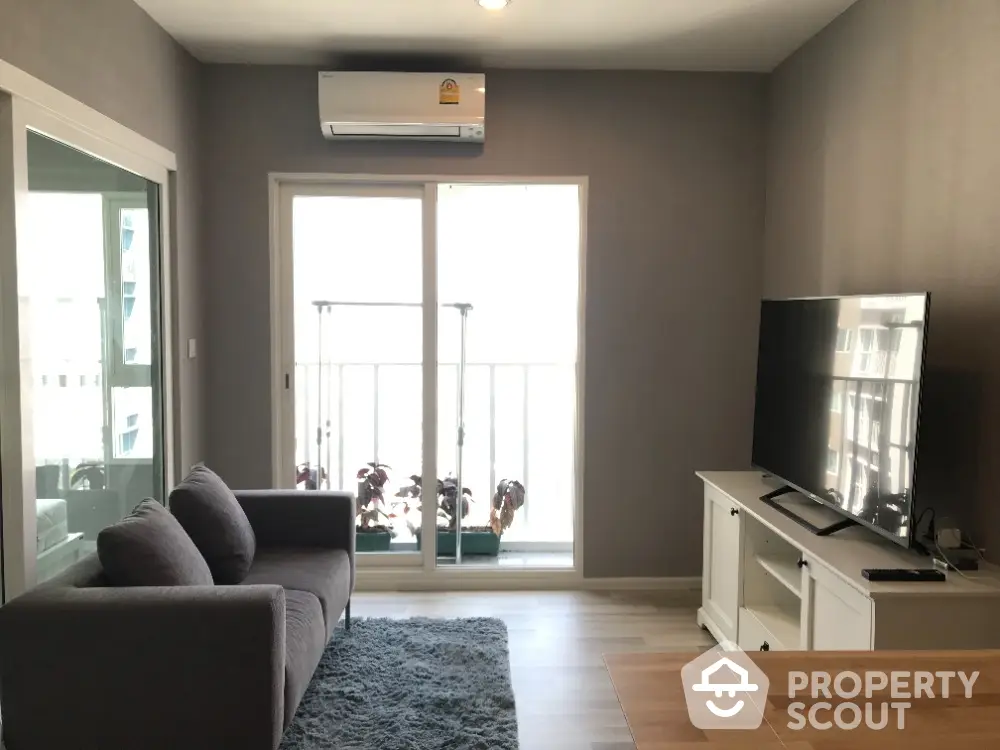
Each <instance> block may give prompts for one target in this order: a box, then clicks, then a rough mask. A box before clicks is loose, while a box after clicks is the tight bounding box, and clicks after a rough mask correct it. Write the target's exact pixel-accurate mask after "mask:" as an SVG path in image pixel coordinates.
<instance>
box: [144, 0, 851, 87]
mask: <svg viewBox="0 0 1000 750" xmlns="http://www.w3.org/2000/svg"><path fill="white" fill-rule="evenodd" d="M854 1H855V0H512V2H511V4H510V6H509V7H508V8H507V9H505V10H502V11H494V12H491V11H486V10H483V9H482V8H480V7H479V6H478V5H477V4H476V2H475V0H136V2H137V3H138V4H139V5H140V6H142V7H143V8H145V9H146V11H147V12H148V13H149V14H150V15H151V16H152V17H153V18H154V19H156V21H157V22H159V23H160V25H162V26H163V27H164V28H165V29H166V30H167V31H168V32H170V34H172V35H173V36H174V37H175V38H176V39H177V40H178V41H180V42H181V43H182V44H183V45H184V46H185V47H187V48H188V49H189V50H190V51H191V52H192V53H193V54H194V55H195V56H196V57H198V58H199V59H201V60H204V61H206V62H241V63H298V64H315V65H326V64H331V63H333V62H335V61H336V60H337V59H338V58H340V57H341V56H343V55H349V54H352V53H358V54H386V55H398V54H406V55H434V56H435V57H439V56H440V57H448V56H457V57H461V58H462V59H464V60H468V61H469V62H471V63H473V64H477V65H481V66H483V67H508V68H510V67H517V68H533V67H540V68H595V69H601V68H617V69H623V68H624V69H653V70H745V71H769V70H772V69H773V68H774V67H775V66H776V65H777V64H778V63H780V62H781V61H782V60H783V59H785V58H786V57H787V56H788V55H789V54H791V53H792V52H793V51H795V49H796V48H798V47H799V46H800V45H801V44H802V43H803V42H805V41H806V40H807V39H809V37H811V36H812V35H813V34H815V33H816V32H817V31H819V30H820V29H821V28H823V27H824V26H825V25H826V24H828V23H829V22H830V21H832V20H833V19H834V18H836V17H837V16H838V15H839V14H840V13H841V12H843V11H844V10H845V9H846V8H847V7H849V6H850V5H851V4H852V3H853V2H854Z"/></svg>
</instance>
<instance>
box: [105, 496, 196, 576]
mask: <svg viewBox="0 0 1000 750" xmlns="http://www.w3.org/2000/svg"><path fill="white" fill-rule="evenodd" d="M97 556H98V557H99V558H100V561H101V567H103V568H104V575H105V577H106V578H107V580H108V581H109V582H110V583H111V585H113V586H211V585H212V573H211V571H210V570H209V568H208V563H206V562H205V558H204V557H202V555H201V553H200V552H199V551H198V548H197V547H195V545H194V542H193V541H191V538H190V537H189V536H188V535H187V533H186V532H185V531H184V529H183V528H182V527H181V525H180V523H178V522H177V519H175V518H174V517H173V516H171V515H170V514H169V513H168V512H167V510H166V508H164V507H163V506H162V505H160V503H158V502H157V501H156V500H143V501H142V502H141V503H139V504H138V505H137V506H136V507H135V510H133V511H132V512H131V513H130V514H129V515H127V516H125V518H123V519H122V520H121V521H119V522H118V523H116V524H113V525H111V526H108V527H107V528H106V529H103V530H102V531H101V532H100V533H99V534H98V535H97Z"/></svg>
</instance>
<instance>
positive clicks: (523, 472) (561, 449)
mask: <svg viewBox="0 0 1000 750" xmlns="http://www.w3.org/2000/svg"><path fill="white" fill-rule="evenodd" d="M580 198H581V196H580V188H579V185H560V184H468V183H443V184H440V185H439V186H438V237H437V273H438V287H439V294H440V296H441V299H442V300H444V301H445V302H446V303H447V302H457V303H459V304H458V308H459V312H460V313H461V314H460V315H458V314H455V311H454V310H452V309H450V307H449V305H447V304H444V305H442V306H441V309H440V313H439V318H438V320H439V324H438V343H439V346H438V352H439V354H438V357H439V362H440V366H441V371H440V387H439V393H440V399H439V404H438V410H439V425H438V439H439V448H438V457H439V458H438V461H439V466H440V467H441V469H442V473H447V475H448V476H452V477H460V479H461V487H462V494H463V495H464V496H465V502H464V503H463V504H462V509H464V510H466V512H465V513H464V514H463V520H462V523H461V525H458V524H457V523H455V522H454V518H451V519H449V527H450V528H449V532H455V533H454V536H455V537H456V538H455V539H454V540H453V539H452V534H451V533H449V534H448V535H447V536H446V537H445V538H446V539H447V541H446V542H445V543H444V544H441V545H439V546H440V548H441V550H440V551H441V552H442V553H443V552H445V551H446V550H447V552H448V554H449V556H448V557H447V558H443V559H447V560H448V561H451V560H455V561H459V562H462V563H464V564H468V565H488V566H493V565H496V564H500V565H502V566H507V567H545V568H548V567H556V568H559V567H571V566H572V564H573V539H574V517H575V497H576V473H575V472H576V455H575V445H576V424H577V423H576V404H577V397H578V393H577V364H578V357H577V336H578V327H579V320H580V316H579V296H580V294H579V285H580V263H581V254H580V247H581V245H580ZM456 435H457V438H458V439H456ZM458 530H460V532H461V533H457V532H458ZM455 547H457V551H454V552H453V551H452V550H453V549H454V548H455ZM497 548H499V554H497V552H496V550H497ZM451 555H453V557H452V556H451Z"/></svg>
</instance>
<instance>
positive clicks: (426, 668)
mask: <svg viewBox="0 0 1000 750" xmlns="http://www.w3.org/2000/svg"><path fill="white" fill-rule="evenodd" d="M517 746H518V745H517V714H516V713H515V710H514V690H513V688H512V686H511V680H510V657H509V652H508V649H507V626H506V625H505V624H504V623H503V621H502V620H497V619H494V618H463V619H456V620H432V619H427V618H415V619H409V620H392V619H383V618H378V619H375V618H372V619H355V620H353V621H352V622H351V629H350V630H349V631H345V630H344V629H343V626H341V627H340V628H339V629H338V630H337V632H336V633H334V636H333V639H332V640H331V641H330V644H329V645H328V646H327V649H326V653H325V654H323V658H322V659H321V660H320V663H319V666H318V667H317V668H316V674H315V675H313V679H312V682H311V683H310V685H309V688H308V689H307V690H306V694H305V695H304V696H303V698H302V702H301V703H300V704H299V708H298V710H297V711H296V713H295V717H294V718H293V719H292V723H291V724H290V725H289V727H288V730H287V731H286V732H285V737H284V739H283V741H282V744H281V750H517Z"/></svg>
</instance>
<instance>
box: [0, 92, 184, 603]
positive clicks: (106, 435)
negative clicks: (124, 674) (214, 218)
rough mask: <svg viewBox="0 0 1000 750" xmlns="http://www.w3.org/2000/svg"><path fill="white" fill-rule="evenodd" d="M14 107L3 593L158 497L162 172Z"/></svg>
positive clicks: (161, 467)
mask: <svg viewBox="0 0 1000 750" xmlns="http://www.w3.org/2000/svg"><path fill="white" fill-rule="evenodd" d="M19 106H20V109H19V110H17V111H15V113H14V114H15V116H14V117H11V118H10V119H8V120H7V121H6V123H5V125H6V126H7V127H8V128H9V130H8V137H9V140H8V143H7V147H8V148H10V149H11V153H13V154H14V157H15V158H13V159H12V160H11V162H10V164H12V166H13V169H8V171H7V173H6V175H3V176H0V179H3V178H4V177H6V179H8V180H9V181H10V184H13V195H14V198H15V200H14V201H13V207H14V210H13V216H14V227H15V229H16V232H15V233H14V234H13V235H12V236H11V235H7V237H6V242H3V245H2V249H3V257H2V262H3V268H2V272H3V274H4V275H6V276H7V279H6V280H7V282H8V283H7V284H6V285H5V286H4V295H5V299H4V300H3V303H2V304H3V316H2V320H3V331H2V343H3V353H4V357H5V358H8V357H9V356H10V354H11V353H12V352H15V351H16V352H17V357H16V359H7V361H6V362H5V364H6V367H5V386H7V387H8V390H7V391H6V397H5V399H4V402H3V404H2V405H0V408H2V418H3V424H2V425H0V428H2V429H3V430H4V434H3V437H4V446H5V449H4V456H3V488H4V496H3V512H4V520H5V530H4V541H5V546H4V558H5V574H6V576H5V584H6V593H7V596H8V597H9V596H10V595H12V594H16V593H18V592H20V591H22V590H24V589H27V588H30V587H31V586H33V585H35V584H37V583H40V582H42V581H44V580H46V579H48V578H51V577H52V576H54V575H56V574H58V573H59V572H61V571H62V570H64V569H65V568H67V567H68V566H70V565H71V564H73V563H74V562H76V561H77V560H79V559H81V558H82V557H84V556H85V555H87V554H89V553H92V552H94V551H95V550H96V540H97V534H98V532H100V530H101V529H103V528H104V527H105V526H107V525H109V524H112V523H114V522H116V521H118V520H119V519H120V518H122V517H123V516H125V515H126V514H127V513H128V512H129V511H130V510H131V509H132V508H133V507H134V506H135V505H136V504H137V503H139V502H140V501H141V500H143V499H144V498H147V497H152V498H155V499H157V500H160V501H161V502H164V501H165V500H166V497H165V488H166V473H167V460H166V453H167V438H166V430H165V423H166V419H165V414H166V412H165V382H164V373H165V368H164V357H163V351H164V345H163V342H164V336H163V326H164V320H165V317H164V312H163V295H162V292H163V283H162V282H163V279H162V273H161V269H162V267H163V263H162V247H163V243H162V242H161V238H162V237H163V227H162V225H161V216H162V209H163V196H162V192H161V191H162V186H163V184H164V183H165V180H166V173H165V172H162V173H161V172H160V171H159V170H155V169H149V170H146V171H147V174H140V173H139V171H143V170H142V169H141V168H140V169H139V170H138V171H130V170H129V169H125V168H123V167H121V166H117V165H116V164H113V163H111V162H110V161H106V160H103V159H101V158H98V156H96V155H95V154H99V153H100V152H101V148H102V145H103V144H100V143H92V142H91V141H90V139H88V137H87V135H86V134H83V133H77V132H76V131H75V130H73V129H72V128H70V127H69V126H66V125H65V124H64V123H62V122H60V121H57V120H55V119H54V118H52V117H51V116H50V115H47V114H46V113H44V112H42V111H40V110H37V109H35V108H33V107H32V106H30V105H27V104H21V105H19ZM0 127H2V126H0ZM110 152H112V153H109V157H111V158H114V157H116V156H118V155H119V154H117V153H114V149H113V148H110ZM123 161H124V160H123ZM156 177H159V178H160V179H159V180H157V179H154V178H156ZM9 206H10V203H8V207H9ZM12 240H13V241H12ZM12 292H13V295H11V293H12Z"/></svg>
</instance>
